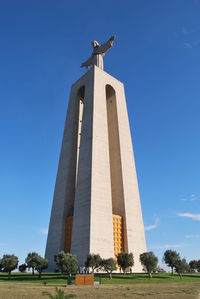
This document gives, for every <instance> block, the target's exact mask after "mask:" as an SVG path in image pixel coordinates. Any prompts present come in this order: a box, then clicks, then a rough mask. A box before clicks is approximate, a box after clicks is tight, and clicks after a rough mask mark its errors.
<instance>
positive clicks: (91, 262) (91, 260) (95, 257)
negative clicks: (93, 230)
mask: <svg viewBox="0 0 200 299" xmlns="http://www.w3.org/2000/svg"><path fill="white" fill-rule="evenodd" d="M101 261H102V258H101V257H100V255H99V254H88V256H87V260H86V262H85V267H86V268H91V269H92V273H94V270H95V269H97V268H99V267H100V266H101Z"/></svg>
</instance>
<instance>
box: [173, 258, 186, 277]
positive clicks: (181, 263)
mask: <svg viewBox="0 0 200 299" xmlns="http://www.w3.org/2000/svg"><path fill="white" fill-rule="evenodd" d="M188 270H189V265H188V263H187V262H186V259H182V260H181V259H179V260H178V261H176V265H175V271H176V273H177V274H178V275H179V276H180V279H182V274H183V273H184V272H187V271H188Z"/></svg>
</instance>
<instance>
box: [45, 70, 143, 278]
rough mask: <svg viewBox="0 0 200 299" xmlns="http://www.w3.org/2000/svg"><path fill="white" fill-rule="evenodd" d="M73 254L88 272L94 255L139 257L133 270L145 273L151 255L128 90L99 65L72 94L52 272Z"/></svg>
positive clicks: (51, 235)
mask: <svg viewBox="0 0 200 299" xmlns="http://www.w3.org/2000/svg"><path fill="white" fill-rule="evenodd" d="M118 227H119V228H120V229H121V232H119V229H118ZM70 230H71V231H70ZM118 233H119V234H118ZM66 248H67V251H69V248H70V252H71V253H72V254H75V255H76V256H77V258H78V262H79V266H81V267H82V266H84V263H85V260H86V257H87V255H88V254H89V253H98V254H100V255H101V257H102V258H109V257H116V254H117V252H119V251H121V250H122V251H125V252H132V253H133V255H134V267H133V272H141V271H142V266H141V264H140V262H139V255H140V254H141V253H143V252H145V251H146V243H145V234H144V226H143V220H142V212H141V205H140V197H139V190H138V183H137V175H136V169H135V162H134V154H133V148H132V141H131V134H130V128H129V121H128V114H127V108H126V101H125V94H124V86H123V84H122V83H121V82H120V81H118V80H117V79H115V78H113V77H112V76H110V75H109V74H107V73H106V72H104V71H103V70H101V69H100V68H98V67H96V66H94V67H93V68H92V69H90V70H89V71H88V72H87V73H86V74H85V75H83V76H82V77H81V78H80V79H79V80H78V81H77V82H76V83H75V84H73V86H72V88H71V95H70V100H69V105H68V111H67V118H66V123H65V129H64V136H63V142H62V149H61V154H60V161H59V166H58V173H57V178H56V185H55V192H54V199H53V206H52V212H51V219H50V225H49V232H48V239H47V246H46V254H45V256H46V258H47V259H48V260H49V269H48V270H49V271H54V269H55V267H56V266H55V263H54V255H55V254H57V253H58V252H59V251H60V250H64V249H66Z"/></svg>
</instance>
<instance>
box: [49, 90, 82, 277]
mask: <svg viewBox="0 0 200 299" xmlns="http://www.w3.org/2000/svg"><path fill="white" fill-rule="evenodd" d="M78 115H79V103H78V98H77V93H76V89H73V88H72V90H71V95H70V100H69V105H68V111H67V118H66V122H65V129H64V134H63V141H62V148H61V153H60V159H59V166H58V172H57V177H56V184H55V190H54V198H53V205H52V211H51V218H50V224H49V232H48V238H47V246H46V253H45V256H46V258H47V259H48V260H49V267H48V270H49V271H54V270H55V262H54V255H55V254H57V253H58V252H59V251H60V250H64V244H65V222H66V217H67V216H69V215H73V206H74V194H75V180H76V160H77V133H78Z"/></svg>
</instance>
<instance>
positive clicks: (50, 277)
mask: <svg viewBox="0 0 200 299" xmlns="http://www.w3.org/2000/svg"><path fill="white" fill-rule="evenodd" d="M0 281H4V282H5V281H7V282H9V281H10V282H39V283H40V282H44V281H46V282H47V283H48V282H55V283H56V282H58V281H60V282H61V281H62V282H63V281H64V282H66V281H67V275H63V274H60V273H43V274H42V277H41V279H39V277H38V273H35V275H32V274H30V273H13V274H11V277H10V279H9V278H8V275H7V273H0ZM73 281H74V277H72V282H73Z"/></svg>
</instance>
